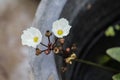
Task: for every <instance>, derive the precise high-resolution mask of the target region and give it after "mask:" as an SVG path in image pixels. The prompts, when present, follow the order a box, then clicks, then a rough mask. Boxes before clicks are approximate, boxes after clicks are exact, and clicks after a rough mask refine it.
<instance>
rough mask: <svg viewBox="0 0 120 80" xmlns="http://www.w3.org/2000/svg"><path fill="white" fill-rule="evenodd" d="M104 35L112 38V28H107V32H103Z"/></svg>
mask: <svg viewBox="0 0 120 80" xmlns="http://www.w3.org/2000/svg"><path fill="white" fill-rule="evenodd" d="M105 35H106V36H107V37H109V36H111V37H114V36H115V31H114V28H113V26H109V27H108V28H107V30H106V31H105Z"/></svg>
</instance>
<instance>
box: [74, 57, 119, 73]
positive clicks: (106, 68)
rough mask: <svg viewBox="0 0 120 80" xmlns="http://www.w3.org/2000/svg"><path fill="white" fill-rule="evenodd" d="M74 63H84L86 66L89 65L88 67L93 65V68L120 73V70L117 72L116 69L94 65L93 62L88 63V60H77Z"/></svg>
mask: <svg viewBox="0 0 120 80" xmlns="http://www.w3.org/2000/svg"><path fill="white" fill-rule="evenodd" d="M74 61H77V62H80V63H84V64H88V65H91V66H95V67H98V68H101V69H104V70H107V71H111V72H115V73H118V72H120V71H119V70H116V69H113V68H110V67H106V66H102V65H100V64H97V63H93V62H90V61H87V60H82V59H75V60H74Z"/></svg>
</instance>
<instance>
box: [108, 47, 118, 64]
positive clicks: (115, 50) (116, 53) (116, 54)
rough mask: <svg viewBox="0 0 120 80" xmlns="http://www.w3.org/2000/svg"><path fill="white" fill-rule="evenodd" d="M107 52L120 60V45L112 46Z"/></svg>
mask: <svg viewBox="0 0 120 80" xmlns="http://www.w3.org/2000/svg"><path fill="white" fill-rule="evenodd" d="M107 54H108V55H109V56H110V57H112V58H113V59H115V60H117V61H119V62H120V47H115V48H110V49H108V50H107Z"/></svg>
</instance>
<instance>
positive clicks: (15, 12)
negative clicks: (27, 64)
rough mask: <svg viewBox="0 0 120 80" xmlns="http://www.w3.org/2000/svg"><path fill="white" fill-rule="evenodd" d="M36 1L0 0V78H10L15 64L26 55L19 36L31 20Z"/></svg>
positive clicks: (6, 79)
mask: <svg viewBox="0 0 120 80" xmlns="http://www.w3.org/2000/svg"><path fill="white" fill-rule="evenodd" d="M38 3H39V1H37V0H0V80H10V76H11V74H12V72H14V69H15V68H16V66H18V65H19V64H20V63H21V62H22V61H24V58H25V57H26V56H25V55H24V54H26V53H27V51H28V49H27V47H24V46H22V45H21V39H20V36H21V34H22V31H23V30H24V29H26V28H27V27H29V25H30V24H31V22H32V21H33V18H34V15H35V11H36V9H37V5H38ZM13 77H14V76H13ZM16 78H18V77H16ZM12 80H18V79H15V78H12ZM19 80H20V79H19ZM21 80H24V79H21Z"/></svg>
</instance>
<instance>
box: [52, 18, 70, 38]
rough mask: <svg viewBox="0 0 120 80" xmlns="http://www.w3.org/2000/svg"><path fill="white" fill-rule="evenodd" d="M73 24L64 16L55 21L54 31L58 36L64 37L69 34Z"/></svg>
mask: <svg viewBox="0 0 120 80" xmlns="http://www.w3.org/2000/svg"><path fill="white" fill-rule="evenodd" d="M70 28H71V26H70V25H69V23H68V21H67V20H66V19H64V18H61V19H60V20H57V21H55V22H54V23H53V26H52V32H53V33H54V35H55V36H56V37H58V38H63V37H64V36H67V35H68V34H69V31H70Z"/></svg>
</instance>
